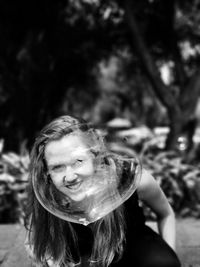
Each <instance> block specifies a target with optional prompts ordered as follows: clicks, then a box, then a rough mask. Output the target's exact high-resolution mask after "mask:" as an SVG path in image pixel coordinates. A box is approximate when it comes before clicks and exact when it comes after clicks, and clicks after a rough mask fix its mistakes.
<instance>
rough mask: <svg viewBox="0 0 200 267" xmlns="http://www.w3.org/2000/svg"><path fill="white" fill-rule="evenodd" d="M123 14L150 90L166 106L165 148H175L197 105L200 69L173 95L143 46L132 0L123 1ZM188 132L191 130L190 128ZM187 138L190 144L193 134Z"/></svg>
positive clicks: (199, 88)
mask: <svg viewBox="0 0 200 267" xmlns="http://www.w3.org/2000/svg"><path fill="white" fill-rule="evenodd" d="M125 15H126V19H127V23H128V26H129V29H130V32H131V37H132V42H133V46H134V47H135V48H136V50H137V52H138V55H139V57H140V60H141V62H142V64H143V67H144V70H145V72H146V74H147V76H148V78H149V80H150V82H151V85H152V89H153V90H154V92H155V94H156V96H157V97H158V99H159V100H160V102H161V103H162V104H163V105H164V106H165V107H166V109H167V113H168V118H169V121H170V122H169V127H170V133H169V135H168V137H167V140H166V149H177V144H178V143H177V139H178V136H180V135H181V133H182V131H183V129H184V126H185V125H187V123H188V121H189V120H191V118H192V115H193V114H194V110H195V108H196V104H197V100H198V95H199V91H200V70H199V71H197V72H196V73H195V74H194V75H193V76H192V77H191V78H190V80H189V82H188V85H187V87H182V88H183V90H182V91H180V98H177V97H175V96H174V95H173V93H172V92H173V90H172V89H173V88H171V87H170V86H166V85H165V84H164V83H163V81H162V79H161V77H160V73H159V71H158V69H157V66H156V64H155V62H154V60H153V58H152V56H151V54H150V52H149V50H148V48H147V47H146V45H145V42H144V40H143V38H142V35H141V32H140V30H139V28H138V25H137V22H136V20H135V17H134V12H133V7H132V0H125ZM177 54H178V53H177V51H176V59H175V62H176V63H177V60H178V57H177ZM179 60H180V57H179ZM179 67H180V66H179ZM179 71H180V70H179ZM181 73H182V74H183V69H181ZM179 74H180V73H179ZM180 80H181V81H182V83H181V84H180V86H184V79H183V77H182V78H181V79H180ZM193 130H194V129H193ZM189 132H191V131H190V129H189ZM192 132H194V131H192ZM188 137H189V138H190V139H191V140H189V143H191V141H192V135H191V134H188Z"/></svg>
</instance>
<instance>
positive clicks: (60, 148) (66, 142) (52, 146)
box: [45, 134, 90, 157]
mask: <svg viewBox="0 0 200 267" xmlns="http://www.w3.org/2000/svg"><path fill="white" fill-rule="evenodd" d="M86 139H87V137H86V136H84V135H80V134H79V135H77V134H76V135H67V136H64V137H62V138H61V139H60V140H55V141H50V142H49V143H48V144H47V145H46V147H45V157H48V156H49V155H51V156H53V155H54V156H56V155H62V154H70V155H72V154H73V155H76V154H77V155H78V154H85V153H87V152H88V151H89V150H90V146H89V144H88V140H86Z"/></svg>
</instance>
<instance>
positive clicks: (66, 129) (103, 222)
mask: <svg viewBox="0 0 200 267" xmlns="http://www.w3.org/2000/svg"><path fill="white" fill-rule="evenodd" d="M72 128H73V129H76V130H79V131H88V130H91V129H92V128H91V127H90V126H89V125H88V124H86V122H85V121H84V120H82V119H78V118H75V117H71V116H61V117H59V118H57V119H55V120H54V121H52V122H51V123H50V124H48V125H47V126H46V127H45V128H43V130H42V131H41V132H40V133H39V135H38V137H37V139H36V140H35V143H34V145H33V148H32V151H31V155H30V159H31V164H30V177H29V185H28V203H27V210H26V220H25V226H26V228H27V229H28V233H29V234H28V240H29V244H30V245H31V247H32V249H33V255H34V259H35V261H36V263H37V264H38V265H39V266H48V265H47V260H48V257H50V258H51V259H53V261H54V262H55V263H57V264H59V266H68V264H69V263H72V262H74V263H76V262H79V261H80V255H79V252H78V243H77V236H76V232H75V230H74V228H73V223H70V222H67V221H65V220H62V219H60V218H58V217H56V216H54V215H53V214H51V213H50V212H48V211H47V210H46V209H44V208H43V207H42V206H41V204H40V203H39V202H38V200H37V198H36V195H35V192H34V189H33V184H32V180H33V179H34V178H35V177H37V178H39V179H40V180H43V181H44V183H42V185H41V186H43V187H45V186H47V184H48V179H49V178H48V174H47V167H46V163H45V157H44V150H45V146H46V145H47V143H49V142H51V141H54V140H60V139H61V138H62V137H64V136H66V135H68V134H70V133H71V132H72ZM99 144H100V145H99V146H98V147H96V148H95V150H96V151H94V153H96V154H98V153H102V151H103V150H104V144H103V142H102V141H101V140H100V142H99ZM101 150H102V151H101ZM124 221H125V220H124V212H123V205H121V206H120V207H118V208H117V209H116V210H114V211H112V212H111V213H109V214H108V215H106V216H104V217H103V218H101V219H99V220H98V221H96V222H94V223H93V224H92V227H91V229H92V232H93V237H94V242H93V247H92V251H91V256H90V259H89V260H90V263H88V265H90V266H93V264H94V266H102V267H107V266H109V265H110V263H111V262H112V261H113V260H119V259H120V258H121V256H122V254H123V250H124V244H125V223H124Z"/></svg>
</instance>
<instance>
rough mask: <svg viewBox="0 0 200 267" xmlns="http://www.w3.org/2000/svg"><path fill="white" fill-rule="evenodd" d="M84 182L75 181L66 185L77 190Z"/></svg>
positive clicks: (72, 189)
mask: <svg viewBox="0 0 200 267" xmlns="http://www.w3.org/2000/svg"><path fill="white" fill-rule="evenodd" d="M81 184H82V182H81V181H76V182H73V183H68V184H66V185H65V187H66V188H67V189H69V190H71V191H75V190H77V189H79V188H80V186H81Z"/></svg>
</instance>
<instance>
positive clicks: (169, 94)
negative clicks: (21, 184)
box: [0, 0, 200, 149]
mask: <svg viewBox="0 0 200 267" xmlns="http://www.w3.org/2000/svg"><path fill="white" fill-rule="evenodd" d="M199 2H200V1H199V0H192V1H187V0H184V1H178V0H176V1H172V0H169V1H162V0H140V1H136V0H135V1H134V0H132V1H131V0H124V1H122V0H110V1H107V0H65V1H64V0H57V1H53V0H48V1H47V0H43V1H39V0H29V1H25V0H19V1H12V0H9V1H8V0H7V1H6V0H2V1H1V2H0V38H1V43H0V73H1V76H0V77H1V79H0V96H1V100H0V111H1V112H0V116H1V118H0V131H1V136H3V137H6V140H7V141H6V145H7V149H14V148H15V149H17V148H18V147H17V146H18V144H20V141H22V140H24V139H28V140H29V143H31V142H32V139H33V137H34V135H35V132H36V131H37V130H38V129H39V128H40V127H41V126H42V125H43V124H44V123H46V122H47V121H48V120H50V119H51V118H52V117H54V116H55V115H58V114H61V113H63V112H68V113H69V112H72V113H75V114H83V113H84V112H83V111H84V110H85V109H86V108H87V109H90V108H91V107H92V106H93V105H94V103H95V101H96V99H97V98H98V96H99V94H100V92H99V91H98V90H97V89H98V86H96V84H95V77H96V76H98V74H99V73H98V71H97V70H98V66H99V62H102V61H103V60H104V61H105V60H109V59H110V58H111V57H112V56H115V57H122V56H123V54H124V53H126V55H128V57H129V59H127V58H128V57H126V59H127V63H126V64H124V65H123V66H122V68H121V70H123V71H122V72H121V73H120V75H119V76H118V80H117V82H118V83H119V85H120V86H121V88H122V86H123V88H122V89H121V90H116V91H115V92H114V91H113V94H115V95H116V96H118V98H120V99H121V100H120V104H119V105H120V109H122V110H123V109H125V107H126V106H128V107H129V108H130V109H131V108H132V107H133V106H135V107H136V108H137V107H139V104H138V105H137V103H136V102H137V101H138V103H141V104H142V101H141V100H140V99H141V97H143V96H144V93H141V90H144V87H145V84H146V79H145V75H146V77H148V79H149V81H150V84H151V88H152V90H153V91H154V93H155V95H156V96H157V98H158V99H159V101H160V102H161V103H162V105H163V106H164V107H166V109H167V112H168V121H169V126H170V129H171V131H170V135H169V136H168V140H167V148H174V147H176V144H177V136H178V135H179V134H180V133H181V132H182V130H183V129H184V130H187V131H188V128H189V129H190V128H191V127H187V125H188V122H189V121H191V120H193V113H194V109H195V106H196V102H197V98H198V95H199V84H200V75H199V68H198V66H199V55H200V47H199V45H198V42H199V33H200V31H199ZM188 47H189V48H190V49H188ZM186 48H187V49H186ZM188 51H190V53H188ZM166 65H167V66H168V70H169V71H170V80H168V81H166V82H165V81H164V80H163V78H162V75H161V74H162V72H161V71H162V67H163V66H166ZM144 71H145V72H144ZM143 73H145V75H144V74H143ZM121 78H122V80H120V79H121ZM133 80H135V81H137V82H138V83H141V84H142V85H141V86H137V85H136V83H135V82H132V81H133ZM144 80H145V82H144ZM125 84H126V85H127V86H125ZM120 86H119V87H120ZM124 88H125V89H124ZM133 91H134V92H133ZM113 99H114V98H113ZM132 103H134V104H132ZM83 107H84V108H83ZM190 125H192V126H193V128H194V127H195V123H194V120H193V123H190ZM13 133H14V134H13ZM192 134H193V131H192V132H191V131H190V135H189V136H190V137H191V136H192Z"/></svg>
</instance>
